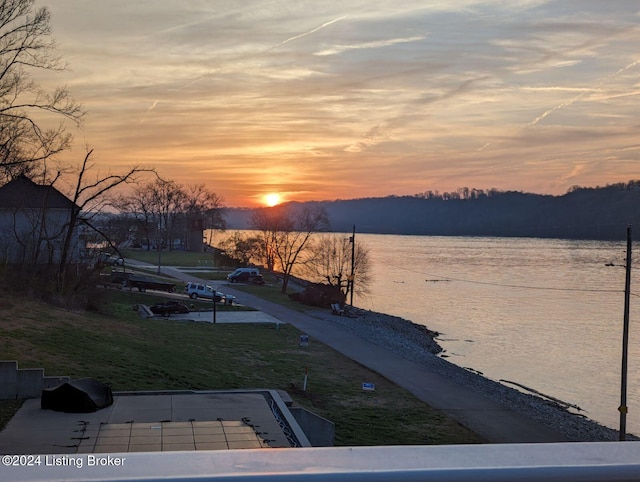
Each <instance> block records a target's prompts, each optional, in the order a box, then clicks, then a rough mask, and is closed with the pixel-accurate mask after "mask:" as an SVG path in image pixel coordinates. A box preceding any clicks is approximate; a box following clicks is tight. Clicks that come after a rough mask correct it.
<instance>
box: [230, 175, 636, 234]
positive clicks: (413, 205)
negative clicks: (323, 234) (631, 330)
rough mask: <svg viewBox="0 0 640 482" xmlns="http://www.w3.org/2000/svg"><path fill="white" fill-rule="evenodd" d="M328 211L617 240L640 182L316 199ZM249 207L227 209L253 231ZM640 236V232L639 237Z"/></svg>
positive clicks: (411, 227) (345, 217)
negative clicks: (558, 191) (560, 190)
mask: <svg viewBox="0 0 640 482" xmlns="http://www.w3.org/2000/svg"><path fill="white" fill-rule="evenodd" d="M308 204H319V205H322V206H323V207H324V208H325V209H326V212H327V216H328V218H329V222H330V223H331V230H332V231H335V232H349V231H350V230H351V227H352V225H353V224H356V226H357V230H358V232H363V233H382V234H408V235H409V234H410V235H431V236H507V237H538V238H564V239H598V240H616V239H623V238H624V237H625V236H626V227H627V225H628V224H631V225H635V226H639V227H640V181H637V180H632V181H628V182H620V183H615V184H608V185H606V186H602V187H601V186H597V187H581V186H573V187H571V188H570V189H569V190H568V191H567V192H566V193H565V194H563V195H559V196H554V195H546V194H533V193H526V192H520V191H501V190H498V189H486V190H483V189H476V188H466V187H463V188H460V189H457V190H456V191H454V192H444V193H439V192H438V191H426V192H423V193H419V194H416V195H413V196H387V197H379V198H363V199H351V200H337V201H330V202H312V203H308ZM246 216H247V213H246V211H245V210H238V211H237V213H236V212H235V211H234V210H233V209H229V210H227V221H228V226H229V227H230V228H236V229H247V228H249V226H248V225H247V224H246V222H244V220H245V219H246ZM639 237H640V235H639Z"/></svg>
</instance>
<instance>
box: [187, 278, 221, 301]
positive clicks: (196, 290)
mask: <svg viewBox="0 0 640 482" xmlns="http://www.w3.org/2000/svg"><path fill="white" fill-rule="evenodd" d="M213 292H214V290H213V288H212V287H211V286H209V285H203V284H201V283H194V282H189V283H187V286H185V288H184V293H185V294H186V295H187V296H189V297H190V298H191V299H194V300H195V299H196V298H206V299H213ZM215 293H216V295H215V296H216V298H215V299H216V302H218V301H222V300H223V299H224V298H225V296H224V294H223V293H220V292H219V291H216V292H215Z"/></svg>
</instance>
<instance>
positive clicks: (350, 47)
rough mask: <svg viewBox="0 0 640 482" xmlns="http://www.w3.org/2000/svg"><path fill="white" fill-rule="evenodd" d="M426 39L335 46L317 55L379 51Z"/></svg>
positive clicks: (423, 36)
mask: <svg viewBox="0 0 640 482" xmlns="http://www.w3.org/2000/svg"><path fill="white" fill-rule="evenodd" d="M425 38H427V36H426V35H416V36H414V37H407V38H396V39H389V40H378V41H375V42H364V43H361V44H353V45H334V46H332V47H330V48H327V49H324V50H321V51H319V52H316V53H315V55H319V56H326V55H336V54H341V53H342V52H346V51H348V50H362V49H377V48H382V47H390V46H392V45H398V44H405V43H411V42H418V41H420V40H424V39H425Z"/></svg>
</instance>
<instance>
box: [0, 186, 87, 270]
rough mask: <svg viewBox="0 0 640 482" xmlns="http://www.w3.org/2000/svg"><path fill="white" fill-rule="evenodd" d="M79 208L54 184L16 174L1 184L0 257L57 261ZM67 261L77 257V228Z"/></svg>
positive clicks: (15, 260) (33, 261) (11, 260)
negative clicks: (37, 182) (35, 181)
mask: <svg viewBox="0 0 640 482" xmlns="http://www.w3.org/2000/svg"><path fill="white" fill-rule="evenodd" d="M79 211H80V207H78V206H77V205H76V204H75V203H73V202H72V201H71V200H70V199H68V198H67V197H66V196H65V195H64V194H62V193H61V192H60V191H58V190H57V189H56V188H54V187H53V186H46V185H40V184H36V183H34V182H33V181H32V180H30V179H29V178H27V177H26V176H19V177H17V178H15V179H13V180H12V181H10V182H8V183H7V184H5V185H4V186H2V187H0V260H1V261H3V262H5V263H21V264H23V263H28V264H34V265H42V264H49V263H57V262H59V261H60V258H61V254H62V251H63V247H64V243H65V238H66V236H67V233H68V230H69V226H70V222H71V220H72V218H73V217H75V216H77V215H78V213H79ZM69 249H70V251H69V253H68V259H67V261H70V262H77V261H79V259H80V242H79V236H78V230H77V228H76V229H74V233H73V234H72V238H71V243H70V245H69Z"/></svg>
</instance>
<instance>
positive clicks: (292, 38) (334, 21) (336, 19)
mask: <svg viewBox="0 0 640 482" xmlns="http://www.w3.org/2000/svg"><path fill="white" fill-rule="evenodd" d="M345 18H347V15H343V16H342V17H338V18H334V19H333V20H329V21H328V22H325V23H323V24H322V25H320V26H319V27H316V28H314V29H312V30H309V31H308V32H304V33H301V34H299V35H295V36H293V37H290V38H288V39H287V40H284V41H282V42H280V43H279V44H278V45H275V46H274V47H271V48H270V49H267V50H265V52H271V51H272V50H274V49H277V48H278V47H282V46H283V45H285V44H288V43H289V42H293V41H294V40H298V39H300V38H302V37H306V36H307V35H311V34H312V33H316V32H317V31H318V30H321V29H323V28H325V27H328V26H329V25H331V24H332V23H336V22H339V21H340V20H344V19H345Z"/></svg>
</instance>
